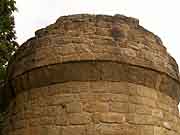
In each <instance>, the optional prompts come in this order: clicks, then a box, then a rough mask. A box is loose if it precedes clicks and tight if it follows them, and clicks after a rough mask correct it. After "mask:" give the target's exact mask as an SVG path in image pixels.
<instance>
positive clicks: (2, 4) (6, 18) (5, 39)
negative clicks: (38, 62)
mask: <svg viewBox="0 0 180 135" xmlns="http://www.w3.org/2000/svg"><path fill="white" fill-rule="evenodd" d="M15 3H16V2H15V1H14V0H0V80H4V79H5V77H6V65H7V62H8V60H9V59H10V57H11V55H12V54H13V52H14V51H15V50H16V48H17V47H18V44H17V43H16V42H15V38H16V37H15V30H14V16H13V12H14V11H16V7H15Z"/></svg>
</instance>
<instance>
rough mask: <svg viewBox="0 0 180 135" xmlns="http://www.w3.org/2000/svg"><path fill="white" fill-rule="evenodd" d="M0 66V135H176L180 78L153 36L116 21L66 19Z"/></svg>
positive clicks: (119, 18) (135, 22) (179, 119)
mask: <svg viewBox="0 0 180 135" xmlns="http://www.w3.org/2000/svg"><path fill="white" fill-rule="evenodd" d="M35 35H36V36H35V37H33V38H31V39H30V40H28V41H27V42H25V43H24V44H23V45H22V46H21V47H20V49H19V50H18V51H17V53H15V55H14V56H13V58H12V60H11V61H10V62H9V66H8V82H7V85H6V87H4V90H3V91H1V95H3V100H1V102H4V103H6V104H8V107H7V108H6V110H7V111H8V114H7V119H6V121H5V123H4V124H5V127H4V129H3V135H179V134H180V117H179V111H178V107H177V106H178V103H179V100H180V78H179V75H178V74H179V71H178V66H177V64H176V62H175V60H174V59H173V58H172V57H171V56H170V55H169V54H168V53H167V51H166V48H165V47H164V46H163V44H162V42H161V40H160V39H159V37H157V36H156V35H154V34H153V33H151V32H149V31H147V30H146V29H144V28H143V27H142V26H140V25H139V22H138V20H137V19H134V18H130V17H125V16H122V15H115V16H106V15H87V14H81V15H70V16H64V17H60V18H59V19H58V20H57V21H56V23H55V24H52V25H50V26H48V27H47V28H44V29H41V30H38V31H37V32H36V33H35Z"/></svg>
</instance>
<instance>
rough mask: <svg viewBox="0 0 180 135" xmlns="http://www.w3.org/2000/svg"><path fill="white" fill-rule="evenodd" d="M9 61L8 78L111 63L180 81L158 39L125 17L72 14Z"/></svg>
mask: <svg viewBox="0 0 180 135" xmlns="http://www.w3.org/2000/svg"><path fill="white" fill-rule="evenodd" d="M35 35H36V36H35V37H34V38H31V39H29V40H28V41H27V42H25V43H24V44H23V45H22V46H21V47H20V48H19V49H18V51H17V52H16V53H15V55H14V57H13V58H12V60H11V61H10V62H9V66H8V67H9V68H8V76H9V79H10V78H15V77H16V76H18V75H20V74H22V73H24V72H26V71H28V70H32V69H35V68H39V67H42V66H46V65H50V64H60V63H64V62H68V61H79V60H80V61H81V60H83V61H84V60H112V61H120V62H126V63H129V64H134V65H138V66H144V67H147V68H152V69H153V70H157V71H160V72H166V73H167V74H168V75H170V76H171V77H173V78H174V79H177V80H179V77H178V67H177V64H176V62H175V60H174V59H172V58H171V57H170V56H169V54H168V53H167V51H166V48H165V47H164V46H163V44H162V42H161V40H160V38H159V37H157V36H156V35H154V34H153V33H152V32H149V31H148V30H146V29H144V28H143V27H142V26H140V25H139V21H138V20H137V19H134V18H130V17H125V16H122V15H115V16H107V15H88V14H81V15H70V16H64V17H60V18H59V19H58V20H57V21H56V23H54V24H52V25H50V26H47V27H46V28H43V29H41V30H38V31H37V32H36V33H35Z"/></svg>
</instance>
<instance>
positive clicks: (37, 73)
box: [10, 61, 180, 102]
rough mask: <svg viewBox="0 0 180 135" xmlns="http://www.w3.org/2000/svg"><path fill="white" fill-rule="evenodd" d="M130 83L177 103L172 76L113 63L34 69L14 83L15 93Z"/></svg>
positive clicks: (179, 89)
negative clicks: (68, 84)
mask: <svg viewBox="0 0 180 135" xmlns="http://www.w3.org/2000/svg"><path fill="white" fill-rule="evenodd" d="M102 80H103V81H112V82H120V81H124V82H130V83H134V84H139V85H143V86H146V87H149V88H154V89H156V90H159V91H160V92H163V93H166V94H167V95H168V96H170V97H172V98H173V99H174V100H176V101H177V102H178V101H179V97H180V84H179V82H178V81H176V80H175V79H173V78H171V77H170V76H168V75H166V74H164V73H161V72H157V71H155V70H151V69H148V68H143V67H140V66H133V65H129V64H126V63H118V62H112V61H79V62H67V63H63V64H55V65H48V66H44V67H41V68H37V69H33V70H30V71H27V72H25V73H23V74H22V75H20V76H17V77H16V78H14V79H13V80H11V81H10V82H11V87H12V88H14V93H15V94H18V93H19V92H21V91H24V90H28V89H32V88H38V87H43V86H48V85H51V84H55V83H64V82H69V81H102Z"/></svg>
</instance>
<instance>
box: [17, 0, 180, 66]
mask: <svg viewBox="0 0 180 135" xmlns="http://www.w3.org/2000/svg"><path fill="white" fill-rule="evenodd" d="M16 1H17V8H18V10H19V11H18V12H17V13H16V14H15V16H16V18H15V21H16V31H17V37H18V39H17V41H18V42H19V43H20V44H21V43H23V42H24V41H26V40H27V39H28V38H30V37H32V36H34V32H35V31H36V30H37V29H40V28H42V27H45V26H47V25H49V24H51V23H54V22H55V20H56V19H57V18H58V17H59V16H62V15H68V14H79V13H92V14H109V15H114V14H124V15H126V16H131V17H135V18H138V19H139V20H140V24H141V25H142V26H144V27H145V28H147V29H148V30H150V31H152V32H154V33H155V34H157V35H158V36H160V38H161V39H162V40H163V43H164V45H165V46H166V47H167V49H168V52H170V54H171V55H172V56H173V57H174V58H175V59H176V60H177V62H178V63H179V65H180V52H179V51H180V46H179V45H180V39H179V30H180V15H179V13H180V1H179V0H16Z"/></svg>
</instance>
